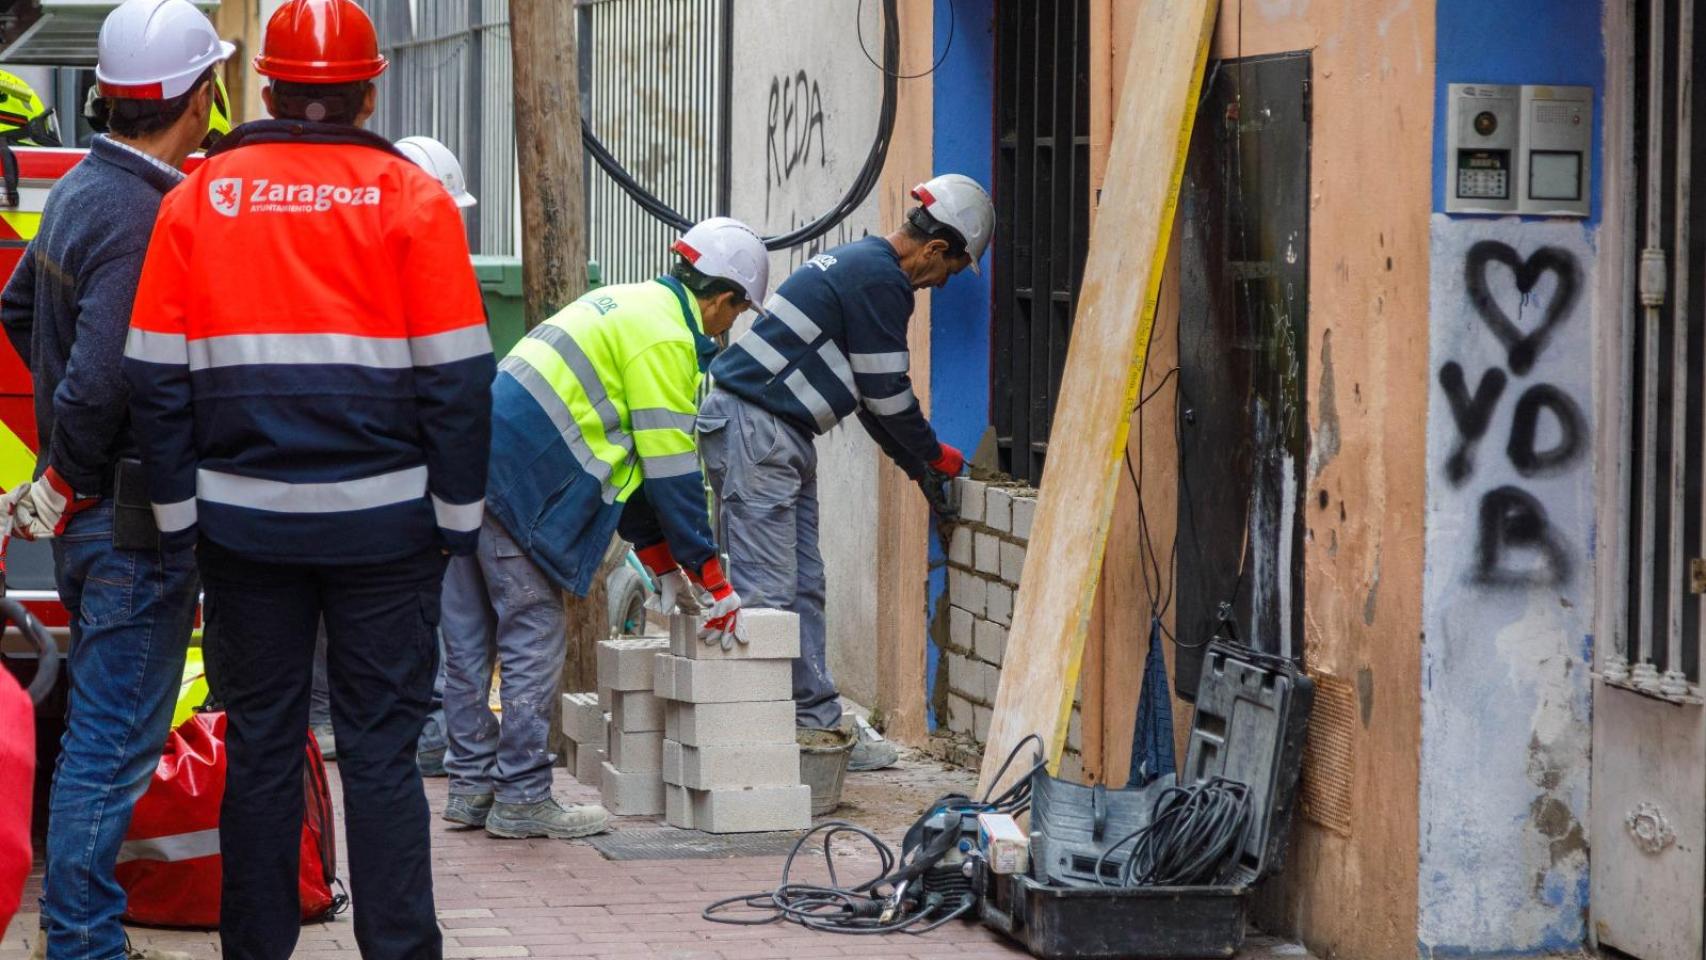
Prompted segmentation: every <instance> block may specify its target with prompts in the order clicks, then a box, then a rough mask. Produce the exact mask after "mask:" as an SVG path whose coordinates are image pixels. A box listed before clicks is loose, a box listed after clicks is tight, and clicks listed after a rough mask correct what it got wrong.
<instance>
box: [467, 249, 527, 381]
mask: <svg viewBox="0 0 1706 960" xmlns="http://www.w3.org/2000/svg"><path fill="white" fill-rule="evenodd" d="M474 276H476V277H478V278H479V280H480V295H481V296H482V297H484V298H485V300H486V323H487V325H488V326H489V327H490V329H491V332H492V352H493V353H495V354H497V355H498V356H500V357H501V356H503V355H504V354H507V353H509V348H510V347H513V346H515V342H516V341H517V340H520V339H521V335H522V334H524V333H526V332H527V310H526V300H525V299H524V298H523V297H522V295H521V258H520V257H492V256H485V255H482V254H476V255H475V256H474Z"/></svg>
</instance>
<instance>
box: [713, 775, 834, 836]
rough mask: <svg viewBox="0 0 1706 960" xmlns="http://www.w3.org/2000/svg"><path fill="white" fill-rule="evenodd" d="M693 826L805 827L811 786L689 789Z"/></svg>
mask: <svg viewBox="0 0 1706 960" xmlns="http://www.w3.org/2000/svg"><path fill="white" fill-rule="evenodd" d="M686 794H687V796H688V798H690V800H691V802H692V808H693V827H694V829H696V830H703V831H705V832H706V833H757V832H760V831H767V830H804V829H806V828H807V827H809V826H811V824H812V788H811V787H808V786H805V785H804V784H800V785H798V786H788V787H756V788H753V789H749V790H688V791H686Z"/></svg>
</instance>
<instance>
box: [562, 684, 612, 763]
mask: <svg viewBox="0 0 1706 960" xmlns="http://www.w3.org/2000/svg"><path fill="white" fill-rule="evenodd" d="M606 729H607V725H606V724H605V722H604V708H603V707H600V706H599V705H598V696H597V695H596V694H591V693H565V694H563V736H565V737H568V738H569V739H570V740H573V741H574V742H575V743H577V744H585V745H587V746H590V747H592V748H593V749H594V750H602V749H604V745H605V743H606V742H608V741H607V740H606V739H605V737H606V734H605V730H606Z"/></svg>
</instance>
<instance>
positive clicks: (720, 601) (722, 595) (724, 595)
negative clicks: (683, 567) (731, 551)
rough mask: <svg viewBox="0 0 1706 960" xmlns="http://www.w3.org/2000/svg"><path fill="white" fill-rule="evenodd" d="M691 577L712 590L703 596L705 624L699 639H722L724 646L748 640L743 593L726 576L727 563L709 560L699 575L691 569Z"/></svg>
mask: <svg viewBox="0 0 1706 960" xmlns="http://www.w3.org/2000/svg"><path fill="white" fill-rule="evenodd" d="M688 577H690V578H692V580H693V583H694V585H695V586H697V587H699V588H700V589H701V590H703V591H704V592H705V593H706V594H709V596H707V597H702V598H701V599H700V606H701V607H702V608H703V616H704V617H705V625H704V626H702V627H700V628H699V642H700V643H706V644H710V643H720V644H722V645H723V649H724V650H728V649H730V648H732V647H733V646H734V645H735V644H736V643H737V642H739V643H745V642H746V628H745V627H744V626H743V625H742V624H741V621H740V594H738V593H736V592H735V590H734V588H733V587H731V586H729V581H728V580H727V579H726V578H725V577H724V576H723V565H722V564H721V563H718V562H717V558H716V557H712V558H711V559H709V560H707V561H705V566H703V567H701V568H700V569H699V573H698V574H697V575H694V574H692V573H689V574H688Z"/></svg>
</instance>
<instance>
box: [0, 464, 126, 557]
mask: <svg viewBox="0 0 1706 960" xmlns="http://www.w3.org/2000/svg"><path fill="white" fill-rule="evenodd" d="M100 499H101V498H99V497H79V496H78V495H77V494H76V493H75V492H74V491H73V490H72V489H71V485H70V484H69V483H66V482H65V478H64V477H61V476H60V475H59V471H57V470H55V469H53V468H52V467H48V468H47V472H46V473H44V474H42V477H41V479H40V480H37V481H35V482H34V483H21V484H19V485H18V486H17V488H16V489H14V490H12V491H10V492H8V493H7V494H6V496H5V498H4V500H3V501H0V512H3V511H5V509H6V508H7V507H10V508H11V514H12V532H13V533H16V534H17V535H18V536H20V537H23V538H24V539H25V540H35V539H37V538H43V539H45V538H47V537H57V536H59V535H60V534H62V533H64V532H65V524H66V523H67V522H69V521H70V519H71V518H72V517H73V516H75V515H76V514H77V513H78V512H80V511H83V510H87V509H88V508H90V507H92V506H94V505H95V504H97V503H99V502H100Z"/></svg>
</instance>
